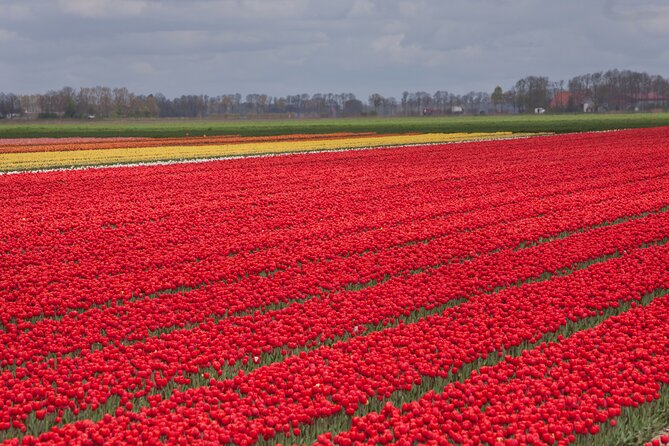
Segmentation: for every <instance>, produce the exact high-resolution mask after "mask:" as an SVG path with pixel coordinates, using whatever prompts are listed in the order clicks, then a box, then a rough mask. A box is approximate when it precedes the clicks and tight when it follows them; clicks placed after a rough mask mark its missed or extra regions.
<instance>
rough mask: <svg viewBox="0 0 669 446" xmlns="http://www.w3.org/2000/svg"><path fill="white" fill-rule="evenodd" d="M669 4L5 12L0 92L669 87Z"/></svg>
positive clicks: (73, 3)
mask: <svg viewBox="0 0 669 446" xmlns="http://www.w3.org/2000/svg"><path fill="white" fill-rule="evenodd" d="M667 42H669V1H665V0H411V1H409V0H406V1H404V0H0V91H5V92H15V93H37V92H45V91H47V90H49V89H60V88H62V87H63V86H66V85H67V86H72V87H74V88H78V87H82V86H88V87H92V86H96V85H104V86H109V87H120V86H125V87H128V88H129V89H130V90H131V91H134V92H136V93H143V94H148V93H153V92H162V93H164V94H165V95H166V96H168V97H173V96H178V95H181V94H194V93H203V94H210V95H218V94H222V93H235V92H239V93H242V94H247V93H268V94H271V95H286V94H297V93H310V94H313V93H316V92H333V93H342V92H352V93H355V94H356V95H357V96H358V97H360V98H366V97H367V96H368V95H369V94H370V93H374V92H377V93H381V94H382V95H385V96H396V97H399V96H400V95H401V92H402V91H404V90H409V91H418V90H423V91H428V92H431V93H432V92H434V91H436V90H448V91H451V92H456V93H466V92H467V91H470V90H483V91H491V90H492V89H493V88H494V86H495V85H497V84H499V85H501V86H502V87H504V88H507V87H510V86H512V85H513V84H514V83H515V81H516V80H518V79H519V78H521V77H524V76H526V75H530V74H534V75H546V76H549V77H550V78H551V79H552V80H559V79H565V80H567V79H569V78H570V77H572V76H574V75H578V74H583V73H587V72H592V71H598V70H606V69H609V68H620V69H633V70H640V71H647V72H649V73H651V74H661V75H663V76H665V77H666V76H669V45H667Z"/></svg>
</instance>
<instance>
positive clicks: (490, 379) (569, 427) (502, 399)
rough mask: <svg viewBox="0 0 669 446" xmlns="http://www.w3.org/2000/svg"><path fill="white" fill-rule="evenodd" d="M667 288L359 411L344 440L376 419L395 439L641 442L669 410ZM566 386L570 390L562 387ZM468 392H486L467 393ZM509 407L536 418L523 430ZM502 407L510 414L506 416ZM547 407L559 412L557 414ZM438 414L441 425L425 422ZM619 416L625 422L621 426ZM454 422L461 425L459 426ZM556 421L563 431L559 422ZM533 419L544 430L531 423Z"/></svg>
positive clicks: (599, 445) (595, 445)
mask: <svg viewBox="0 0 669 446" xmlns="http://www.w3.org/2000/svg"><path fill="white" fill-rule="evenodd" d="M667 294H668V290H667V289H658V290H656V291H655V292H654V293H653V294H652V295H651V296H653V297H654V300H652V301H651V302H645V303H646V305H641V306H636V307H635V308H632V309H630V310H629V311H626V312H624V313H622V314H620V315H618V316H614V317H611V318H609V319H607V320H606V321H604V322H603V323H602V324H601V325H598V326H596V327H594V328H591V329H589V330H584V331H579V332H577V333H574V334H573V335H571V336H569V337H567V338H565V339H558V340H556V341H553V342H550V343H548V344H542V345H541V346H540V348H537V349H534V350H532V351H528V352H526V353H523V354H522V355H520V356H519V357H507V358H505V360H504V361H502V362H500V363H498V364H497V365H495V366H492V367H484V368H482V369H481V370H479V371H478V372H477V373H475V374H472V377H471V378H470V379H468V380H467V381H465V382H464V383H461V384H460V385H458V386H455V385H449V386H447V387H445V388H444V389H442V391H441V392H436V393H435V392H429V393H428V394H426V395H425V396H424V397H423V398H422V399H421V400H419V401H415V402H412V403H409V404H403V405H402V407H401V408H398V407H396V406H393V405H392V404H391V405H387V406H386V407H384V408H383V410H382V412H381V413H380V414H369V415H367V416H366V417H364V418H360V419H358V420H355V424H354V429H353V430H352V431H350V432H348V433H346V434H344V435H340V436H339V437H336V438H334V442H335V444H339V445H348V444H350V443H349V442H350V441H351V440H352V439H353V438H356V439H358V440H365V441H367V440H372V441H373V438H369V437H368V436H367V435H366V434H365V431H367V432H370V431H372V429H371V427H372V426H374V429H373V431H374V432H376V433H377V435H384V434H385V433H391V438H390V441H391V442H394V441H398V440H400V439H409V438H411V440H410V442H421V443H422V442H425V441H427V440H428V439H429V438H430V437H431V436H432V435H436V434H438V431H439V430H444V431H450V433H448V434H447V438H448V437H450V438H449V439H450V440H451V441H456V442H458V443H463V442H465V441H467V440H470V441H474V442H493V441H497V440H498V439H501V440H500V441H504V440H506V439H511V438H515V439H516V440H517V441H528V440H533V441H534V443H535V444H554V442H555V441H557V440H559V439H563V441H564V440H568V442H570V443H573V442H575V444H577V445H588V446H603V445H607V446H609V445H628V444H636V445H638V444H641V443H642V442H643V441H644V440H646V439H648V438H650V437H651V436H652V435H653V434H654V432H655V431H656V430H657V429H660V428H661V426H662V425H663V423H666V416H667V415H669V400H668V394H667V391H668V390H669V349H668V348H667V347H666V342H667V340H666V333H667V332H669V322H668V321H669V319H667V318H666V312H667V311H668V310H669V297H667ZM584 346H585V348H584ZM630 359H632V360H630ZM569 378H572V379H571V380H569ZM558 379H559V380H560V381H558ZM542 385H544V386H545V390H547V391H549V392H551V393H552V395H550V396H544V397H540V400H539V401H537V400H534V401H532V400H533V399H534V398H533V397H534V395H536V394H535V393H534V392H533V391H536V389H537V387H539V386H542ZM556 385H558V386H560V392H555V387H556ZM602 387H603V389H602ZM475 389H478V390H480V391H481V392H479V393H476V392H475ZM518 390H521V393H519V392H518ZM466 395H476V397H473V398H471V399H467V400H465V397H466ZM530 401H531V402H530ZM502 406H504V407H505V408H508V407H509V406H511V407H513V414H514V415H515V417H516V419H517V420H518V421H519V422H520V421H521V420H523V421H525V422H526V424H524V427H523V428H522V429H513V425H511V423H510V422H509V420H510V417H509V415H507V414H508V410H504V409H502ZM500 409H501V410H500ZM579 411H583V412H581V413H582V415H581V413H579ZM500 412H502V414H503V415H502V416H499V417H496V416H495V414H496V413H500ZM437 414H439V415H437ZM465 414H468V415H474V416H473V417H471V418H470V417H468V419H469V420H470V422H469V424H468V426H466V427H464V428H463V427H462V423H461V421H462V419H463V418H462V417H463V415H465ZM544 414H546V415H548V414H550V417H551V418H550V420H551V421H548V419H547V418H545V417H544V416H542V415H544ZM532 415H534V417H532ZM435 417H438V421H437V425H436V426H433V425H432V424H431V423H423V422H422V421H423V420H426V419H428V418H433V419H434V418H435ZM458 417H459V418H458ZM458 420H459V421H458ZM612 420H615V421H617V422H616V423H615V427H614V426H613V425H612V424H611V421H612ZM454 421H455V422H457V423H458V424H459V425H460V426H461V427H460V429H457V430H456V429H455V428H454V427H455V426H454ZM412 422H413V424H412V425H411V426H412V427H409V426H410V423H412ZM618 422H619V423H618ZM477 423H479V426H480V427H479V430H478V433H477V431H476V428H477V427H478V426H477ZM484 423H485V424H484ZM607 423H608V424H607ZM551 425H552V427H553V430H552V431H549V429H548V428H549V427H550V426H551ZM413 426H415V427H413ZM420 426H422V427H420ZM530 427H531V428H532V431H531V432H534V434H532V433H530V432H528V430H529V428H530ZM509 428H511V429H509ZM549 432H551V433H553V434H558V433H559V434H560V436H559V437H555V436H553V435H550V434H549ZM356 433H360V434H362V436H358V435H355V434H356ZM527 434H530V435H536V437H535V438H534V439H532V438H531V437H527V436H526V435H527ZM521 436H522V437H525V438H521ZM328 443H329V442H328Z"/></svg>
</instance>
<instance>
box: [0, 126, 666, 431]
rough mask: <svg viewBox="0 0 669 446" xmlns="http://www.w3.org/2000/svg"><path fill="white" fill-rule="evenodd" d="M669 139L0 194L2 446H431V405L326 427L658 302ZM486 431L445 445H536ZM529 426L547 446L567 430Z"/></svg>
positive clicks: (28, 177)
mask: <svg viewBox="0 0 669 446" xmlns="http://www.w3.org/2000/svg"><path fill="white" fill-rule="evenodd" d="M667 136H669V129H667V128H663V129H654V130H634V131H621V132H612V133H600V134H582V135H563V136H556V137H541V138H532V139H525V140H513V141H490V142H482V143H466V144H457V145H441V146H425V147H411V148H398V149H387V150H383V151H356V152H343V153H327V154H310V155H297V156H285V157H279V158H267V159H246V160H230V161H223V162H210V163H202V164H191V165H175V166H160V167H158V166H154V167H134V168H117V169H100V170H91V171H71V172H49V173H38V174H20V175H8V176H0V197H2V198H0V200H2V202H3V205H4V206H1V207H0V224H1V227H2V229H1V232H0V252H1V253H2V254H3V255H2V256H0V273H1V274H0V305H1V307H2V310H1V311H0V323H1V325H0V341H2V342H0V344H1V345H0V439H3V438H4V439H6V440H7V441H8V442H9V443H12V442H18V441H19V440H20V439H22V440H23V441H25V442H26V443H30V442H32V441H34V440H35V439H37V438H38V439H39V441H40V442H45V443H48V442H52V441H53V442H60V441H65V442H66V443H86V442H88V441H92V442H97V441H98V440H99V439H101V438H103V439H105V440H107V441H114V442H129V443H137V442H148V443H151V442H156V441H160V440H161V439H162V440H165V441H168V442H177V441H178V440H181V441H186V442H187V443H196V442H200V441H204V442H213V443H218V442H229V441H232V442H235V443H239V444H252V443H254V442H256V441H257V440H258V439H261V438H263V437H265V438H266V439H268V440H269V439H270V438H271V439H274V440H276V439H281V438H284V436H287V437H291V436H292V437H295V438H293V439H292V440H290V441H293V440H294V441H297V442H300V441H301V440H300V438H305V439H306V438H310V439H315V435H316V434H323V435H322V436H321V439H323V440H325V439H327V438H330V439H334V440H335V441H336V442H338V443H339V444H349V443H350V442H353V441H356V440H364V441H373V442H377V441H378V442H382V443H383V442H386V441H390V440H401V439H402V438H407V439H409V441H414V440H416V439H418V441H420V442H423V441H427V440H435V441H436V440H437V439H439V438H440V437H439V436H435V437H430V436H429V435H428V436H426V435H427V434H425V432H427V428H426V426H431V423H432V422H433V421H432V419H431V418H430V414H433V413H434V410H437V409H430V408H429V407H437V402H436V401H441V400H442V397H437V396H435V395H438V394H435V393H429V394H428V395H426V396H425V397H423V399H420V400H419V401H421V402H416V403H415V404H417V405H418V406H416V407H419V408H425V410H424V412H421V410H422V409H415V410H414V409H412V410H411V411H405V410H403V408H402V407H391V406H388V408H387V409H384V411H383V412H382V413H379V414H376V415H374V414H371V415H368V416H366V417H361V418H353V421H354V425H353V429H352V430H351V431H350V432H348V433H346V432H345V433H342V434H340V435H338V436H337V433H338V430H341V428H339V427H337V426H340V424H341V423H342V422H343V421H342V420H350V419H351V417H353V416H354V414H355V413H356V411H360V410H362V408H363V407H364V406H365V405H366V404H367V403H370V402H372V401H381V402H382V403H383V401H385V399H387V398H392V397H393V396H394V395H397V394H398V392H409V394H408V395H413V396H411V398H414V399H419V398H420V396H421V394H422V393H424V391H425V388H424V387H425V385H426V383H429V382H431V381H430V380H432V379H451V378H449V377H453V376H455V375H457V376H460V375H462V374H463V373H464V375H463V379H467V378H468V376H469V373H470V372H469V370H471V368H474V372H473V373H471V377H470V378H469V379H470V381H472V382H476V385H477V386H479V387H481V386H483V384H481V383H480V382H479V381H477V379H479V378H478V377H479V376H483V375H482V374H481V375H480V374H479V372H477V371H476V369H477V368H478V367H480V364H481V361H483V360H484V359H486V358H488V356H489V355H492V357H496V355H497V354H499V355H504V354H505V353H506V352H508V350H509V349H521V350H522V349H529V348H532V347H533V344H534V343H535V342H537V341H538V340H540V339H543V337H544V336H547V335H548V334H550V333H554V332H559V331H560V330H563V329H564V327H565V326H567V325H569V326H572V325H573V326H574V327H586V325H583V324H588V323H592V324H594V323H598V322H596V321H598V320H599V319H597V318H602V317H607V316H606V315H609V314H613V313H612V312H615V311H623V310H624V309H625V308H627V307H626V306H625V305H627V303H628V302H630V301H637V300H639V299H641V297H642V296H643V295H645V294H646V293H649V292H651V291H653V290H656V289H660V288H669V275H668V273H667V270H668V266H669V247H668V246H669V245H668V246H665V245H664V243H665V242H666V239H667V238H668V237H669V212H668V211H669V166H668V165H667V163H666V159H667V156H668V155H669V143H668V142H667ZM621 160H622V161H621ZM660 300H661V301H662V302H663V301H664V300H666V299H664V298H660ZM621 305H623V307H620V306H621ZM657 305H659V304H655V303H654V304H651V306H649V307H648V308H647V309H646V310H643V311H651V308H656V306H657ZM619 307H620V308H619ZM636 311H641V310H636ZM627 314H628V313H623V314H622V315H621V316H617V317H614V318H612V319H610V321H612V320H614V319H615V320H618V319H620V318H624V317H628V316H627ZM629 314H631V313H629ZM629 317H631V316H629ZM589 321H590V322H589ZM593 321H594V322H593ZM570 324H571V325H570ZM606 324H610V322H605V324H604V325H601V327H605V326H606V327H608V326H609V325H606ZM632 326H633V325H632ZM616 327H617V326H616ZM578 329H581V328H578ZM600 329H602V328H600V327H596V328H592V329H590V330H586V331H584V333H586V332H589V331H592V330H600ZM635 336H636V335H635ZM572 339H580V338H579V337H577V335H574V336H572V337H570V338H569V339H568V341H569V342H572V341H571V340H572ZM551 345H552V344H551ZM555 345H558V346H560V348H562V347H561V346H562V343H561V342H557V343H556V344H555ZM565 345H566V344H565ZM551 348H553V347H552V346H551V347H538V348H536V349H534V350H532V353H531V355H538V354H545V352H547V351H548V350H550V349H551ZM556 348H557V347H556ZM591 348H594V347H592V345H591V344H585V345H584V346H583V347H582V348H581V349H580V350H579V349H574V351H575V352H579V353H575V354H576V355H577V356H575V358H577V357H578V358H580V357H581V356H579V355H585V353H584V352H586V351H589V350H588V349H591ZM565 351H567V350H565ZM535 352H541V353H535ZM606 353H607V354H608V353H609V351H608V350H607V352H606ZM610 353H611V354H612V355H614V354H618V353H615V352H613V350H611V352H610ZM623 356H624V355H623ZM531 357H534V356H531ZM586 357H587V355H586ZM612 357H613V356H612ZM521 358H522V359H523V360H524V359H525V354H523V355H521ZM588 360H590V359H588ZM507 361H508V363H509V364H512V365H513V366H514V367H515V366H517V365H518V364H520V363H517V362H514V361H515V360H512V359H508V360H507ZM504 364H506V363H504V362H503V363H501V364H500V365H498V366H495V367H499V368H504V367H507V366H506V365H504ZM519 367H520V366H519ZM493 369H494V370H497V369H495V368H493ZM482 370H488V369H485V368H484V369H482ZM491 370H492V369H491ZM505 370H506V369H505ZM514 370H515V369H514ZM574 370H575V371H573V373H575V374H576V375H578V374H579V373H581V372H580V371H579V370H580V369H579V370H576V369H574ZM658 370H659V369H658ZM485 373H488V372H485ZM514 373H515V372H514ZM565 373H567V372H565ZM570 373H571V372H570ZM644 373H646V372H644ZM658 373H659V372H658ZM530 376H533V377H534V375H532V374H530ZM542 376H543V375H542ZM570 376H571V375H570ZM648 376H653V377H655V378H656V377H657V373H655V374H654V375H653V374H651V375H648ZM534 378H537V379H538V377H534ZM558 378H559V376H557V375H555V376H553V375H551V374H548V375H546V376H543V378H541V379H544V380H548V379H558ZM655 378H653V379H655ZM514 379H516V378H514ZM644 379H645V378H644ZM649 379H650V378H649ZM466 382H467V383H468V382H469V381H466ZM546 382H548V381H546ZM624 382H625V381H624V380H621V383H623V384H621V385H624ZM655 382H657V379H656V381H655ZM485 383H486V384H490V386H491V389H492V388H493V387H494V385H497V384H496V383H494V382H488V381H486V382H485ZM542 383H543V381H542ZM467 385H469V384H467ZM523 385H525V384H523ZM527 385H528V386H529V384H527ZM543 385H549V384H537V387H532V389H533V390H532V392H530V394H528V396H527V398H530V399H532V398H535V399H536V398H539V399H540V401H538V402H537V404H539V402H541V401H545V405H546V407H550V408H551V410H553V409H552V408H553V404H558V405H559V404H562V403H557V402H556V403H553V402H552V401H553V399H555V401H562V400H561V399H560V398H563V397H564V398H567V397H566V396H564V395H563V394H562V393H560V392H561V391H557V390H556V391H555V392H554V393H552V394H548V393H545V392H543V391H542V390H541V389H542V387H541V386H543ZM583 385H585V384H583ZM587 385H588V386H591V387H593V386H594V388H596V383H595V384H593V382H591V381H588V384H587ZM472 386H474V384H472ZM549 387H550V386H549ZM656 387H657V386H656ZM451 388H455V389H458V391H459V390H460V389H461V387H460V385H458V384H452V385H447V386H446V387H445V389H446V390H445V391H444V394H443V395H447V396H445V397H443V399H444V401H446V399H448V398H450V397H451V396H452V394H451V393H449V392H450V390H449V389H451ZM474 388H476V389H478V387H476V386H474V387H472V389H474ZM514 389H515V388H514ZM658 389H659V388H656V391H659V390H658ZM504 391H505V390H500V391H499V393H497V391H492V390H491V391H490V392H493V393H490V392H488V393H486V395H488V397H490V396H491V395H493V396H495V395H503V394H504V393H503V392H504ZM416 392H418V393H416ZM472 392H474V393H473V394H471V395H470V394H467V393H463V394H462V395H463V398H465V399H464V401H465V402H467V404H469V401H470V399H471V400H472V401H476V402H480V404H481V405H483V406H485V407H488V405H491V404H492V403H491V402H487V403H486V402H485V401H487V400H484V399H481V398H483V397H482V396H481V395H480V393H481V391H480V390H472ZM476 392H478V393H476ZM567 394H568V392H566V393H565V395H567ZM458 395H459V394H458ZM644 395H646V394H644ZM569 398H573V397H571V396H570V397H569ZM567 399H568V398H567ZM424 400H425V401H429V404H428V405H427V406H426V404H427V403H425V404H424V403H423V402H422V401H424ZM495 401H496V400H495ZM565 401H566V400H565ZM569 401H572V400H569ZM584 401H585V400H584ZM616 401H617V404H619V405H620V404H621V403H620V401H618V400H616ZM586 402H587V401H586ZM439 404H441V403H439ZM444 404H451V403H444ZM472 404H473V403H472ZM496 404H497V403H496ZM500 404H501V403H500ZM542 404H544V403H542ZM570 404H571V403H570ZM579 404H580V402H579ZM583 404H585V403H583ZM625 405H626V404H625ZM428 406H429V407H428ZM483 406H482V407H483ZM407 407H408V406H407ZM411 407H414V406H411ZM439 407H440V408H439V409H438V410H443V408H442V407H441V406H439ZM449 407H450V406H449ZM458 407H460V406H457V407H454V408H453V409H451V412H448V411H446V412H445V415H444V417H446V418H443V419H440V420H442V421H443V422H444V423H446V425H448V426H452V425H453V423H454V421H453V420H455V421H457V420H458V416H460V417H463V416H464V415H462V413H461V411H459V410H456V409H457V408H458ZM579 407H580V406H579ZM477 410H478V411H479V413H484V414H485V415H486V416H485V417H483V418H481V417H478V418H476V422H475V420H473V419H472V420H469V423H467V424H466V425H465V424H463V423H464V420H465V419H464V418H463V419H462V420H460V424H461V437H453V436H451V437H450V438H451V439H452V440H455V441H461V440H458V438H462V439H473V440H472V441H474V442H476V439H478V440H479V441H489V440H488V439H487V437H486V438H485V439H484V438H483V437H482V432H484V431H485V426H493V425H494V423H497V422H498V421H496V420H497V418H500V417H501V418H500V419H503V420H504V421H503V422H502V421H499V423H501V424H500V426H501V425H503V426H504V429H505V430H504V432H503V433H504V435H499V432H497V431H495V432H496V436H495V437H494V439H493V440H494V441H492V442H491V443H490V444H495V441H497V437H500V438H504V439H505V440H506V439H509V440H516V441H519V443H523V442H528V441H529V440H528V438H530V437H521V436H520V433H519V432H521V430H522V429H525V431H526V430H527V428H525V427H522V429H521V426H525V424H522V425H521V424H518V425H516V424H514V423H515V421H514V420H516V419H517V420H519V421H518V423H520V420H525V418H522V417H524V416H525V415H523V416H520V415H519V412H518V411H517V410H516V409H515V408H514V409H513V410H511V409H509V410H511V411H510V412H508V413H504V412H503V410H502V408H499V409H494V410H493V411H492V412H491V413H490V414H488V411H487V410H484V411H482V410H481V408H478V409H477ZM555 410H557V409H555ZM498 412H499V414H498ZM448 413H453V417H454V418H448V417H449V416H450V415H448ZM539 413H540V415H538V418H537V419H536V420H532V422H533V423H535V424H533V425H532V426H535V425H536V426H543V427H541V429H544V430H541V429H540V428H538V427H537V429H538V432H539V431H541V432H540V433H539V436H538V437H536V438H539V439H540V440H541V439H542V434H543V433H545V432H549V431H548V430H546V429H553V427H551V426H557V424H555V423H557V421H556V420H561V418H559V417H560V416H561V415H559V411H557V412H556V416H555V419H552V418H551V417H550V416H549V415H547V413H548V412H541V411H540V412H539ZM458 414H459V415H458ZM488 415H489V416H488ZM527 416H528V417H530V415H527ZM531 416H537V415H536V412H531ZM615 416H617V415H616V414H613V415H610V417H615ZM403 417H404V418H406V417H409V418H407V421H402V423H404V424H402V425H394V424H392V423H395V421H397V420H399V419H402V420H404V418H403ZM421 417H422V418H421ZM514 417H516V418H514ZM599 417H600V418H601V416H599ZM610 417H609V418H610ZM94 420H100V421H94ZM414 420H415V422H414ZM418 420H422V421H420V423H422V424H420V423H419V422H418ZM509 420H510V421H509ZM606 420H608V418H606V419H605V420H603V421H606ZM447 421H448V422H447ZM572 421H573V420H572ZM479 422H481V423H486V424H477V423H479ZM560 422H561V421H560ZM597 422H598V423H601V422H602V421H600V420H598V421H597ZM412 423H413V424H412ZM490 423H493V424H490ZM542 423H543V424H542ZM558 424H559V423H558ZM344 425H345V423H344ZM405 425H406V426H407V427H406V429H405V428H404V427H402V426H405ZM595 425H596V423H595V424H592V425H591V426H588V429H586V430H587V431H588V432H590V427H592V428H593V429H595V428H594V427H593V426H595ZM328 426H330V427H328ZM440 426H441V424H440ZM477 426H478V427H477ZM482 426H483V427H482ZM560 426H561V427H560V429H562V431H564V432H565V433H564V435H563V437H562V438H563V440H564V441H568V440H569V434H568V433H567V430H568V429H567V428H569V427H570V426H571V427H570V429H571V430H569V432H571V434H572V435H577V434H580V433H581V430H582V429H581V425H578V426H577V425H576V424H575V423H572V424H564V423H563V424H560ZM391 427H392V430H391ZM377 428H378V429H379V430H378V432H377V433H374V432H376V431H374V432H372V431H373V430H374V429H377ZM470 428H471V429H470ZM398 429H399V430H398ZM421 429H422V430H421ZM453 429H455V428H453ZM468 429H469V430H468ZM500 429H501V428H500ZM514 429H515V430H514ZM328 431H334V432H333V433H334V435H330V436H329V437H328V436H327V435H326V434H327V432H328ZM404 431H406V432H404ZM525 431H523V432H525ZM388 432H394V433H393V436H389V434H388ZM435 432H436V431H435ZM449 432H450V431H449ZM449 432H446V431H443V432H442V433H441V434H439V435H451V434H452V432H450V433H449ZM465 432H468V433H465ZM500 432H502V431H500ZM516 433H519V434H518V435H516ZM591 433H592V432H591ZM24 434H31V435H32V436H27V437H24ZM405 434H406V435H405ZM435 435H437V434H435ZM523 435H525V433H523ZM312 437H313V438H312ZM446 438H447V437H443V439H446ZM491 438H492V437H491ZM531 438H532V439H534V438H535V437H531ZM462 441H465V440H462ZM541 441H546V440H541Z"/></svg>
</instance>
